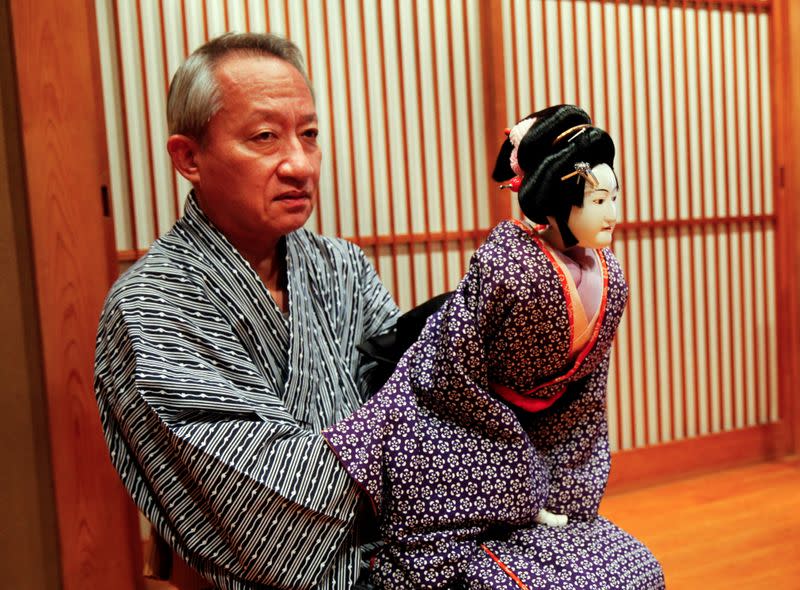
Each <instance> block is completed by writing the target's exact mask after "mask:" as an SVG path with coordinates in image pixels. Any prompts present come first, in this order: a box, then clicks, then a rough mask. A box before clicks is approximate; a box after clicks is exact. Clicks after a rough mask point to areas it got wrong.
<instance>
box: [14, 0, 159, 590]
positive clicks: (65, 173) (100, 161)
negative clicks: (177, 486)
mask: <svg viewBox="0 0 800 590" xmlns="http://www.w3.org/2000/svg"><path fill="white" fill-rule="evenodd" d="M0 1H1V2H3V3H4V6H5V7H8V8H9V9H10V10H5V11H4V12H6V13H8V14H9V22H10V27H11V36H12V43H13V45H12V50H13V55H14V64H15V70H16V84H15V86H16V97H17V109H16V110H17V112H18V120H19V129H20V130H21V137H19V139H20V142H19V144H20V145H21V152H20V153H19V160H20V161H21V163H22V166H21V167H22V171H21V174H22V175H23V176H24V178H25V181H24V186H25V192H26V195H25V198H26V205H27V216H28V218H27V219H23V220H21V221H20V223H24V224H25V225H26V226H27V229H29V235H30V247H31V250H32V252H31V256H30V264H31V265H32V268H31V273H32V275H33V281H34V284H35V299H36V302H35V304H34V307H35V310H36V314H37V315H38V317H37V318H36V320H37V321H36V322H31V323H30V325H29V329H31V330H36V329H38V345H39V349H40V350H39V351H38V352H39V353H40V358H41V372H42V380H43V388H44V399H45V409H44V413H45V414H46V420H47V429H48V430H49V451H50V452H49V455H50V457H49V459H50V461H49V464H50V467H51V471H52V482H53V490H52V495H51V496H50V498H51V501H52V503H53V504H54V512H55V520H56V529H57V533H58V534H57V545H58V555H48V556H47V559H49V560H52V561H53V562H57V563H58V568H59V570H60V574H61V575H60V578H61V579H60V587H61V588H63V589H64V590H83V589H85V588H114V589H115V590H134V589H136V588H141V587H143V585H144V580H143V578H142V575H141V556H140V551H141V549H140V543H138V542H137V540H138V537H139V534H138V522H137V519H136V512H135V510H134V509H133V504H132V502H131V501H130V499H129V498H128V495H127V492H126V491H125V490H124V488H123V486H122V483H121V482H120V480H119V477H118V476H117V474H116V472H115V471H114V469H113V467H112V465H111V461H110V459H109V454H108V448H107V446H106V443H105V440H104V439H103V434H102V429H101V427H100V420H99V415H98V411H97V405H96V403H95V399H94V391H93V358H94V342H95V333H96V330H97V320H98V317H99V314H100V309H101V306H102V303H103V299H104V298H105V294H106V292H107V291H108V288H109V287H110V284H111V281H112V280H113V278H114V274H113V273H114V271H113V270H112V269H114V268H115V266H114V264H113V261H115V257H114V244H113V234H112V233H111V231H110V230H111V217H110V211H109V210H108V207H109V206H108V204H107V203H104V200H103V191H102V187H103V186H106V187H107V186H108V164H107V155H106V154H107V152H106V141H105V124H104V119H103V114H102V113H103V108H102V100H101V99H102V94H101V90H100V89H101V84H100V68H99V53H98V48H97V38H96V37H97V25H96V18H95V12H94V1H93V0H37V1H36V2H29V1H28V0H0ZM109 238H111V240H112V241H109ZM34 324H35V325H34Z"/></svg>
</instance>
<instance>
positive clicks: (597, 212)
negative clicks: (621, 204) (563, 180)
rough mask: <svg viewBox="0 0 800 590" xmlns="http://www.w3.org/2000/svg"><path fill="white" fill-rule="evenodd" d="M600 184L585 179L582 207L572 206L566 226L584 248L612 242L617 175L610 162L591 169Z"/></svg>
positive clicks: (597, 246)
mask: <svg viewBox="0 0 800 590" xmlns="http://www.w3.org/2000/svg"><path fill="white" fill-rule="evenodd" d="M592 173H593V174H594V176H595V178H596V179H597V181H598V185H597V186H592V184H591V183H590V182H588V181H587V182H586V188H585V189H584V192H583V207H575V206H573V207H572V211H571V212H570V214H569V221H568V222H567V226H568V227H569V229H570V231H571V232H572V233H573V235H574V236H575V238H576V239H577V240H578V244H577V245H578V246H581V247H583V248H594V249H598V248H606V247H608V246H610V245H611V237H612V234H613V232H614V226H615V225H616V223H617V204H616V201H617V193H618V191H619V187H618V186H617V177H616V176H615V175H614V170H613V169H612V168H611V166H609V165H608V164H598V165H597V166H595V167H594V168H592Z"/></svg>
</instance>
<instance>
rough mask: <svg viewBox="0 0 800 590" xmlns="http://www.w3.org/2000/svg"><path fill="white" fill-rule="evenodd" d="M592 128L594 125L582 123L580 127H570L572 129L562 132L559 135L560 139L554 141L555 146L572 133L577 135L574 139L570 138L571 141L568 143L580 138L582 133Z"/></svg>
mask: <svg viewBox="0 0 800 590" xmlns="http://www.w3.org/2000/svg"><path fill="white" fill-rule="evenodd" d="M591 126H592V124H591V123H582V124H580V125H575V126H574V127H570V128H569V129H567V130H566V131H562V132H561V133H559V134H558V137H556V138H555V139H554V140H553V145H556V144H557V143H558V142H559V141H561V140H562V139H564V138H565V137H566V136H567V135H569V134H570V133H575V132H577V133H575V134H574V135H573V136H572V137H570V138H569V140H568V141H572V140H573V139H575V138H576V137H578V136H579V135H580V134H581V133H583V132H584V131H586V129H587V128H588V127H591Z"/></svg>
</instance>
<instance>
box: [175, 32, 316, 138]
mask: <svg viewBox="0 0 800 590" xmlns="http://www.w3.org/2000/svg"><path fill="white" fill-rule="evenodd" d="M231 54H241V55H253V56H258V55H263V56H267V57H277V58H278V59H282V60H284V61H285V62H288V63H289V64H291V65H292V66H294V67H295V69H297V71H298V72H300V73H301V74H302V75H303V78H304V79H305V81H306V84H308V88H309V90H311V83H310V82H309V80H308V76H307V75H306V71H305V68H304V66H303V54H302V53H301V52H300V49H298V47H297V45H295V44H294V43H292V42H291V41H289V40H288V39H284V38H283V37H280V36H278V35H273V34H272V33H225V34H224V35H220V36H219V37H216V38H215V39H211V40H210V41H208V42H207V43H206V44H205V45H203V46H201V47H200V48H198V49H196V50H195V51H194V52H193V53H192V54H191V55H190V56H189V57H188V58H187V59H186V61H185V62H183V64H181V66H180V67H179V68H178V69H177V71H176V72H175V75H174V76H173V77H172V82H171V83H170V85H169V96H168V98H167V124H168V126H169V133H170V135H174V134H180V135H187V136H189V137H192V138H194V139H196V140H197V141H202V140H203V136H204V135H205V131H206V126H207V125H208V122H209V121H210V120H211V117H213V116H214V114H215V113H216V112H217V111H218V110H219V109H220V107H221V106H222V104H221V101H222V96H221V93H220V89H219V83H218V81H217V78H216V76H215V75H214V68H215V67H216V65H217V64H218V63H219V62H220V61H221V60H222V59H223V58H225V57H227V56H229V55H231ZM312 96H313V92H312Z"/></svg>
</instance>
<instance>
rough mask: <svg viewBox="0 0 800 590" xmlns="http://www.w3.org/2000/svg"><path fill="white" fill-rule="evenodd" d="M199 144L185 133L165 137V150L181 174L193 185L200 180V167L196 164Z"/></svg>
mask: <svg viewBox="0 0 800 590" xmlns="http://www.w3.org/2000/svg"><path fill="white" fill-rule="evenodd" d="M199 148H200V145H199V144H198V143H197V141H195V140H194V139H192V138H191V137H189V136H187V135H170V136H169V139H167V151H168V152H169V155H170V158H172V165H173V166H175V170H177V171H178V172H179V173H180V175H181V176H183V177H184V178H185V179H186V180H188V181H189V182H191V183H192V184H193V185H195V184H197V183H199V182H200V169H199V167H198V166H197V154H198V151H199Z"/></svg>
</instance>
